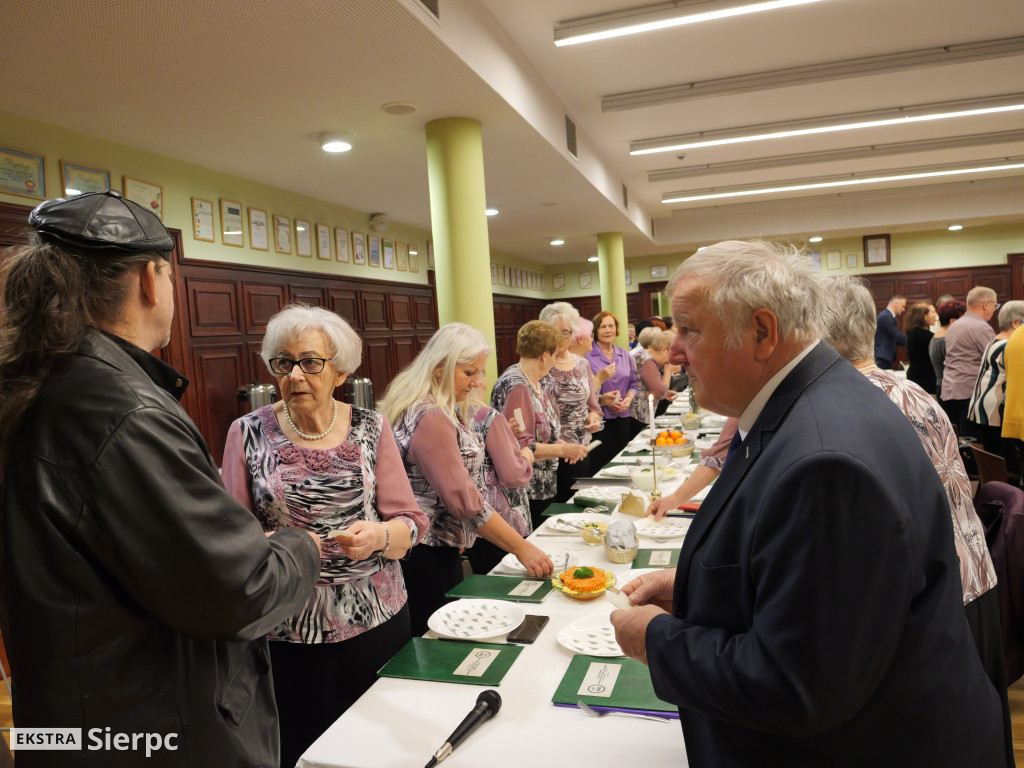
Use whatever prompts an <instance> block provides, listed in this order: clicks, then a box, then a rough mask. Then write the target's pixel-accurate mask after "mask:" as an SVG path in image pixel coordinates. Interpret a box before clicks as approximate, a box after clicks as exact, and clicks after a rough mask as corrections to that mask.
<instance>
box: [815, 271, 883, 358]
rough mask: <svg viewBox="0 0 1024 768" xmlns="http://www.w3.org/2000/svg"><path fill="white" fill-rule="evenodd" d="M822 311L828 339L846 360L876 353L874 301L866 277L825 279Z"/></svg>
mask: <svg viewBox="0 0 1024 768" xmlns="http://www.w3.org/2000/svg"><path fill="white" fill-rule="evenodd" d="M824 291H825V307H824V309H823V311H822V319H823V325H824V330H823V337H824V339H825V341H827V342H828V343H829V344H831V345H832V347H833V348H834V349H835V350H836V352H838V353H839V354H840V355H842V356H843V357H845V358H846V359H847V360H850V361H855V360H871V359H873V358H874V356H875V327H876V326H877V324H878V319H877V318H876V316H875V300H874V299H873V298H871V291H869V290H868V287H867V284H866V282H865V280H864V279H863V278H860V277H851V276H849V275H840V276H837V277H832V278H828V279H827V280H825V281H824Z"/></svg>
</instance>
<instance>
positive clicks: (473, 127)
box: [426, 117, 498, 386]
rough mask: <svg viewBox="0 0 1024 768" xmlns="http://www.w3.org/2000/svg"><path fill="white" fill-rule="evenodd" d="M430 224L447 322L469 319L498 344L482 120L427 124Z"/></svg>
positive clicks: (491, 370) (490, 370)
mask: <svg viewBox="0 0 1024 768" xmlns="http://www.w3.org/2000/svg"><path fill="white" fill-rule="evenodd" d="M426 133H427V177H428V183H429V187H430V228H431V233H432V235H433V241H434V265H435V277H436V278H437V280H436V283H437V315H438V322H439V323H440V324H441V325H445V324H446V323H453V322H459V323H466V324H467V325H471V326H473V327H474V328H476V329H477V330H479V331H480V332H481V333H483V335H484V337H485V338H487V340H488V341H489V343H490V344H491V346H492V347H493V346H494V343H495V337H494V301H493V298H492V295H491V256H490V254H491V246H490V239H489V238H488V235H487V214H486V213H485V212H484V211H485V210H486V208H487V194H486V191H485V189H484V154H483V138H482V134H481V130H480V121H479V120H473V119H471V118H467V117H446V118H443V119H441V120H432V121H431V122H429V123H427V126H426ZM497 371H498V366H497V362H496V359H495V356H494V355H491V356H490V358H489V359H488V361H487V382H488V386H490V385H493V384H494V382H495V380H496V379H497Z"/></svg>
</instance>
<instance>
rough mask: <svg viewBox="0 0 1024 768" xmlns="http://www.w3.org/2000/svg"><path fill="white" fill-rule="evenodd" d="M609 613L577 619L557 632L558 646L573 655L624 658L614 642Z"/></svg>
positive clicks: (613, 631)
mask: <svg viewBox="0 0 1024 768" xmlns="http://www.w3.org/2000/svg"><path fill="white" fill-rule="evenodd" d="M609 613H610V612H609V611H604V612H603V613H594V614H591V615H590V616H584V617H583V618H582V619H577V620H576V621H574V622H573V623H572V624H567V625H566V626H564V627H562V628H561V629H560V630H558V644H559V645H561V646H562V647H563V648H568V649H569V650H570V651H572V652H573V653H582V654H586V655H587V656H625V655H626V654H624V653H623V652H622V649H621V648H619V644H618V643H617V642H615V629H614V628H613V627H612V623H611V621H610V620H609V618H608V616H609Z"/></svg>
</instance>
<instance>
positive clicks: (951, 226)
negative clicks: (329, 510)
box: [947, 224, 964, 232]
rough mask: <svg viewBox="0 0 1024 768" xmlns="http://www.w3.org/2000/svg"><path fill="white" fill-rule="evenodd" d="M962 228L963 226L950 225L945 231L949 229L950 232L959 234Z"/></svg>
mask: <svg viewBox="0 0 1024 768" xmlns="http://www.w3.org/2000/svg"><path fill="white" fill-rule="evenodd" d="M963 228H964V225H963V224H950V225H949V227H947V229H949V231H950V232H959V231H960V230H961V229H963Z"/></svg>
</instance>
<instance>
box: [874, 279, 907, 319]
mask: <svg viewBox="0 0 1024 768" xmlns="http://www.w3.org/2000/svg"><path fill="white" fill-rule="evenodd" d="M898 282H899V281H898V280H897V278H896V276H895V275H880V276H879V277H876V278H869V279H868V288H869V290H870V291H871V295H872V296H874V297H875V310H876V311H877V312H881V311H882V310H883V309H885V308H886V307H887V306H888V305H889V299H891V298H892V297H893V296H897V295H899V293H900V289H899V284H898Z"/></svg>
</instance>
